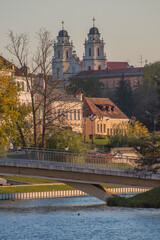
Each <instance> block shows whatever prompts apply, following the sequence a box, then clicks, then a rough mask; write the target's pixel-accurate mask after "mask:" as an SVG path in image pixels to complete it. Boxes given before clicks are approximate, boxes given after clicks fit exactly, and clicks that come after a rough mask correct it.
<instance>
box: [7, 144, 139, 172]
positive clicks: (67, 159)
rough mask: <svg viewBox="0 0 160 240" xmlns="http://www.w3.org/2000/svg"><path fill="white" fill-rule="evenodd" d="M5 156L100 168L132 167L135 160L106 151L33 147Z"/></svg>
mask: <svg viewBox="0 0 160 240" xmlns="http://www.w3.org/2000/svg"><path fill="white" fill-rule="evenodd" d="M7 158H14V159H26V160H43V161H52V162H56V163H63V164H64V165H68V166H73V165H74V166H78V167H85V166H86V165H87V166H88V167H89V168H91V167H92V168H100V169H102V168H103V167H113V168H114V167H118V168H134V166H135V161H136V159H131V158H127V157H124V158H122V157H115V156H113V155H111V154H107V153H106V154H105V153H98V152H91V153H84V154H81V153H71V152H69V151H57V150H54V151H48V150H45V149H34V148H26V149H25V148H24V149H20V150H17V151H12V152H9V153H8V154H7Z"/></svg>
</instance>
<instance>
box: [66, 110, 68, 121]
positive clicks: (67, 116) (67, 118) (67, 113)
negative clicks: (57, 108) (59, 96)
mask: <svg viewBox="0 0 160 240" xmlns="http://www.w3.org/2000/svg"><path fill="white" fill-rule="evenodd" d="M66 120H68V111H66Z"/></svg>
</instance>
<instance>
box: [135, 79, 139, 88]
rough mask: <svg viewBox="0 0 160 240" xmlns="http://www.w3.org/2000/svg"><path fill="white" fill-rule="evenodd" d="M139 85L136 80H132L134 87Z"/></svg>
mask: <svg viewBox="0 0 160 240" xmlns="http://www.w3.org/2000/svg"><path fill="white" fill-rule="evenodd" d="M138 85H139V81H138V79H135V80H134V86H135V87H136V86H138Z"/></svg>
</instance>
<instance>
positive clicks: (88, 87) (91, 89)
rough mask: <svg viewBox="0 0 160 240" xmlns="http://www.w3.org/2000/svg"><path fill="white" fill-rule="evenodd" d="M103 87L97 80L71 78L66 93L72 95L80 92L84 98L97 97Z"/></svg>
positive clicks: (91, 78)
mask: <svg viewBox="0 0 160 240" xmlns="http://www.w3.org/2000/svg"><path fill="white" fill-rule="evenodd" d="M103 86H104V84H103V83H102V82H100V80H99V79H98V78H93V77H89V78H86V79H84V78H71V79H70V85H69V87H68V88H67V91H68V92H71V93H72V94H76V93H77V92H78V91H81V92H82V93H83V94H84V95H85V96H86V97H99V96H100V93H101V88H102V87H103Z"/></svg>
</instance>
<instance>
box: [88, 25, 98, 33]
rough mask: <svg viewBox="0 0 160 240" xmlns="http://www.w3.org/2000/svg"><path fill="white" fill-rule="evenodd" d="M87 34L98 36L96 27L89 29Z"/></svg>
mask: <svg viewBox="0 0 160 240" xmlns="http://www.w3.org/2000/svg"><path fill="white" fill-rule="evenodd" d="M89 34H99V30H98V28H96V27H91V28H90V30H89Z"/></svg>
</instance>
